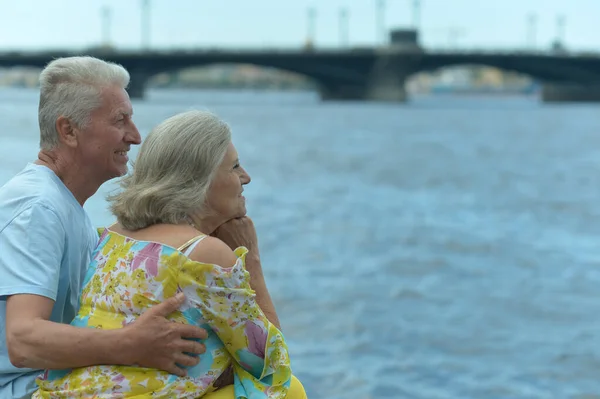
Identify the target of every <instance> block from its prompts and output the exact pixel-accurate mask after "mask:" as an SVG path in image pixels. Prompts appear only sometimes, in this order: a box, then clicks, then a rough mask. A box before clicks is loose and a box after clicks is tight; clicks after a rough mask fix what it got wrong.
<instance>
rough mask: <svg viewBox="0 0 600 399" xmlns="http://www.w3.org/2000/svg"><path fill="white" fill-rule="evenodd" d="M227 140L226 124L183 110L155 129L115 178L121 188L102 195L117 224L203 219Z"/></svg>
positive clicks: (208, 115) (132, 227)
mask: <svg viewBox="0 0 600 399" xmlns="http://www.w3.org/2000/svg"><path fill="white" fill-rule="evenodd" d="M230 142H231V131H230V129H229V126H228V125H227V124H226V123H225V122H223V121H222V120H221V119H219V118H218V117H216V116H215V115H213V114H211V113H209V112H204V111H188V112H184V113H181V114H178V115H175V116H173V117H171V118H169V119H167V120H165V121H164V122H162V123H161V124H159V125H158V126H156V127H155V128H154V129H153V130H152V131H151V132H150V134H149V135H148V137H147V138H146V139H145V140H144V142H143V144H142V146H141V148H140V151H139V154H138V157H137V159H136V161H135V163H134V165H133V167H132V170H131V173H130V174H129V175H127V176H125V177H124V178H123V179H121V187H122V189H123V190H122V191H121V192H120V193H117V194H115V195H111V196H109V197H108V201H109V203H110V208H111V210H112V212H113V214H114V215H115V216H116V217H117V220H118V221H119V223H120V224H121V225H122V226H123V227H124V228H126V229H127V230H132V231H135V230H139V229H142V228H144V227H148V226H150V225H153V224H158V223H168V224H178V223H181V222H182V221H184V220H186V219H187V218H188V217H191V216H192V215H194V216H196V215H199V216H202V215H206V214H207V213H208V212H209V209H208V208H207V203H206V193H207V191H208V188H209V187H210V184H211V182H212V180H213V178H214V176H215V174H216V172H217V170H218V168H219V166H220V164H221V162H222V161H223V158H224V157H225V153H226V152H227V147H228V146H229V143H230Z"/></svg>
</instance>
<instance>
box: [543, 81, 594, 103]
mask: <svg viewBox="0 0 600 399" xmlns="http://www.w3.org/2000/svg"><path fill="white" fill-rule="evenodd" d="M542 101H544V102H547V103H558V102H600V83H594V84H589V85H582V84H572V83H545V84H544V86H543V87H542Z"/></svg>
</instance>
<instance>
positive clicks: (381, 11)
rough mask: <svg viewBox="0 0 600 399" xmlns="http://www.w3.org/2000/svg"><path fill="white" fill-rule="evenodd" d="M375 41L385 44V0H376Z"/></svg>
mask: <svg viewBox="0 0 600 399" xmlns="http://www.w3.org/2000/svg"><path fill="white" fill-rule="evenodd" d="M376 1H377V3H376V10H375V32H376V33H375V42H377V43H379V44H381V45H385V36H386V32H385V0H376Z"/></svg>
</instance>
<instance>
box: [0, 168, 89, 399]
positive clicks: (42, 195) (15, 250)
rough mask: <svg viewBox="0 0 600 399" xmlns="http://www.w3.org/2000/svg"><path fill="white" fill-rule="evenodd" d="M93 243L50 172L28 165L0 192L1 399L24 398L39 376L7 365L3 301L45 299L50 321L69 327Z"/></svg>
mask: <svg viewBox="0 0 600 399" xmlns="http://www.w3.org/2000/svg"><path fill="white" fill-rule="evenodd" d="M97 242H98V235H97V233H96V231H95V230H94V228H93V226H92V223H91V221H90V219H89V217H88V215H87V213H86V212H85V210H84V209H83V207H82V206H81V205H80V204H79V203H78V202H77V200H76V199H75V197H74V196H73V194H72V193H71V191H69V189H67V187H66V186H65V185H64V184H63V182H62V181H61V180H60V179H59V178H58V176H56V174H54V172H52V170H50V169H49V168H47V167H45V166H41V165H36V164H28V165H27V167H25V169H23V170H22V171H21V172H20V173H19V174H17V175H16V176H15V177H13V178H12V179H11V180H10V181H8V182H7V183H6V184H5V185H4V186H3V187H1V188H0V399H8V398H11V399H13V398H28V397H29V396H30V395H31V394H32V393H33V391H34V390H35V389H36V388H37V386H36V384H35V378H36V377H37V376H38V375H39V374H40V373H41V370H31V369H18V368H16V367H14V366H13V365H12V364H11V362H10V360H9V357H8V349H7V346H6V299H7V298H8V297H9V296H11V295H15V294H35V295H41V296H44V297H47V298H50V299H52V300H53V301H54V307H53V308H52V315H51V316H50V320H51V321H54V322H58V323H70V322H71V320H72V319H73V318H74V316H75V314H76V313H77V306H78V297H79V291H80V289H81V284H82V282H83V278H84V275H85V271H86V268H87V266H88V264H89V262H90V259H91V255H92V251H93V249H94V248H95V246H96V244H97Z"/></svg>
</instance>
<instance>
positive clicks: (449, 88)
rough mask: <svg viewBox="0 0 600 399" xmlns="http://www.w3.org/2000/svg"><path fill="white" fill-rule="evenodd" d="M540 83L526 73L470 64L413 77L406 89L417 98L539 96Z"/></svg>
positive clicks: (433, 70)
mask: <svg viewBox="0 0 600 399" xmlns="http://www.w3.org/2000/svg"><path fill="white" fill-rule="evenodd" d="M539 82H540V81H539V79H536V78H535V77H533V76H531V75H528V74H526V73H521V72H516V71H514V70H506V69H502V68H498V67H495V66H489V65H485V64H471V63H466V64H454V65H449V66H443V67H439V68H436V69H432V70H426V71H419V72H416V73H414V74H412V75H409V76H408V77H407V79H406V89H407V92H409V93H413V94H425V93H430V94H450V93H459V94H460V93H466V94H468V93H481V94H533V93H535V92H537V90H538V88H539V85H540V83H539Z"/></svg>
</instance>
